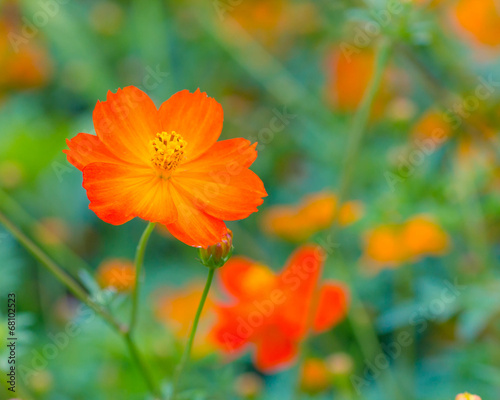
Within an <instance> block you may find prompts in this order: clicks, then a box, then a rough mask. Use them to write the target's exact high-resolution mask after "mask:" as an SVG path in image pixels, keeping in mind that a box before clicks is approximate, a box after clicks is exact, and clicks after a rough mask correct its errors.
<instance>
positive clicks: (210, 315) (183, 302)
mask: <svg viewBox="0 0 500 400" xmlns="http://www.w3.org/2000/svg"><path fill="white" fill-rule="evenodd" d="M203 288H204V284H202V283H198V282H195V283H191V284H189V285H188V286H187V287H184V288H181V289H171V288H165V289H163V290H162V293H161V294H160V295H159V296H158V298H157V299H156V300H155V315H156V318H158V320H159V321H161V322H162V323H163V324H164V325H165V326H166V327H167V328H168V329H169V330H171V331H172V332H173V334H174V335H175V336H176V337H177V338H178V339H180V340H184V339H185V338H187V337H188V334H189V330H190V328H191V325H192V323H193V315H195V313H196V310H197V308H198V303H199V302H200V299H201V295H202V293H203ZM214 319H215V314H214V302H213V300H212V296H211V295H210V294H209V295H208V298H207V300H206V303H205V306H204V307H203V311H202V314H201V317H200V322H199V325H198V334H197V335H196V336H195V340H194V343H193V355H194V356H195V357H203V356H205V355H207V354H209V353H210V352H211V351H212V350H213V345H212V344H211V343H210V341H208V340H206V337H207V335H208V333H209V331H210V328H211V326H212V324H213V322H214Z"/></svg>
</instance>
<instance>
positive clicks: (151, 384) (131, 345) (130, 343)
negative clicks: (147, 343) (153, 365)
mask: <svg viewBox="0 0 500 400" xmlns="http://www.w3.org/2000/svg"><path fill="white" fill-rule="evenodd" d="M123 338H124V340H125V344H126V345H127V347H128V350H129V352H130V355H131V356H132V359H133V360H134V362H135V364H136V365H137V367H138V369H139V371H141V374H142V376H143V377H144V381H145V382H146V384H147V385H148V388H149V391H150V392H151V393H152V394H153V395H154V396H155V397H154V400H159V399H162V394H161V391H160V389H159V388H158V387H157V386H156V383H155V381H154V380H153V377H152V374H151V372H150V370H149V368H148V366H147V364H146V363H145V362H144V360H143V359H142V356H141V354H140V353H139V350H138V349H137V346H136V344H135V342H134V340H133V338H132V336H131V334H130V331H128V332H126V333H124V334H123Z"/></svg>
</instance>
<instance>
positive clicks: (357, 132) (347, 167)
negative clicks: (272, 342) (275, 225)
mask: <svg viewBox="0 0 500 400" xmlns="http://www.w3.org/2000/svg"><path fill="white" fill-rule="evenodd" d="M390 51H391V45H390V42H389V41H387V40H383V41H382V42H381V43H380V47H379V50H378V52H377V56H376V60H375V71H374V73H373V78H372V80H371V81H370V84H369V86H368V87H367V89H366V92H365V94H364V96H363V99H362V101H361V103H360V105H359V107H358V109H357V110H356V113H355V114H354V116H353V121H352V125H351V131H350V133H349V141H348V144H347V155H346V158H345V162H344V168H343V169H342V175H341V177H340V184H339V190H338V192H337V196H338V197H337V199H338V200H337V210H338V209H340V207H341V205H342V202H343V201H344V199H345V197H346V195H347V193H348V191H349V189H350V186H351V181H352V175H353V171H354V167H355V166H356V163H357V159H358V156H359V150H360V148H361V143H362V140H363V136H364V134H365V132H366V127H367V124H368V119H369V117H370V111H371V108H372V105H373V102H374V100H375V96H376V94H377V92H378V89H379V87H380V84H381V82H382V76H383V73H384V70H385V67H386V65H387V62H388V61H389V55H390ZM338 214H339V213H336V214H335V217H334V221H333V223H332V227H331V229H330V231H329V233H330V239H329V240H331V238H333V237H334V235H335V234H336V232H337V229H338ZM319 281H320V280H319V279H318V281H317V283H316V290H315V291H314V293H315V294H314V296H313V300H312V304H311V310H310V312H309V315H308V321H307V331H308V332H310V330H311V326H312V323H313V318H314V310H316V309H317V305H318V303H319V290H318V285H319ZM355 334H356V332H355ZM356 336H357V337H358V335H356ZM374 339H375V341H376V342H377V343H378V339H377V337H376V335H375V338H374ZM307 344H308V343H307V340H305V341H304V343H303V344H302V346H301V351H300V360H299V367H298V374H300V372H301V364H302V363H303V361H304V359H305V352H306V348H307ZM360 345H361V346H363V345H364V343H360ZM299 393H300V377H299V378H298V379H297V384H296V386H295V391H294V396H295V397H294V398H295V399H297V398H299Z"/></svg>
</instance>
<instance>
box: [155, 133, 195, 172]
mask: <svg viewBox="0 0 500 400" xmlns="http://www.w3.org/2000/svg"><path fill="white" fill-rule="evenodd" d="M186 145H187V142H186V141H185V140H184V138H183V137H182V136H181V135H179V134H178V133H176V132H174V131H172V132H171V133H167V132H161V133H157V134H156V138H155V139H154V140H152V141H151V146H152V147H153V151H154V154H153V157H152V158H151V162H152V163H153V165H155V166H156V167H158V168H161V169H164V170H166V171H172V170H174V169H175V168H177V166H178V165H179V163H180V162H181V161H182V158H183V157H184V149H185V148H186Z"/></svg>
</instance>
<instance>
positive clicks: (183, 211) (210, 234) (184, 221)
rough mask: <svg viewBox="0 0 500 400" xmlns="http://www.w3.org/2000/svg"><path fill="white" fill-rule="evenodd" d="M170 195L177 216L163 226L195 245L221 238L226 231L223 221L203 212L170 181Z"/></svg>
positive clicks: (174, 234) (183, 191) (189, 243)
mask: <svg viewBox="0 0 500 400" xmlns="http://www.w3.org/2000/svg"><path fill="white" fill-rule="evenodd" d="M170 196H171V200H172V201H173V202H174V204H175V205H176V207H177V212H178V218H177V220H176V221H175V222H172V223H169V224H166V225H165V226H166V228H167V229H168V230H169V232H170V233H171V234H172V235H173V236H175V237H176V238H177V239H179V240H180V241H182V242H184V243H186V244H187V245H189V246H195V247H208V246H211V245H213V244H216V243H219V242H220V241H221V240H222V237H223V236H224V235H225V234H226V233H227V228H226V224H224V221H222V220H220V219H217V218H214V217H212V216H210V215H208V214H207V213H205V212H204V211H203V210H202V209H200V208H199V207H198V205H197V204H196V203H195V202H193V201H192V200H191V196H190V195H189V193H187V192H186V191H185V190H184V189H182V188H181V187H179V186H178V185H174V183H173V182H172V181H171V185H170Z"/></svg>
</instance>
